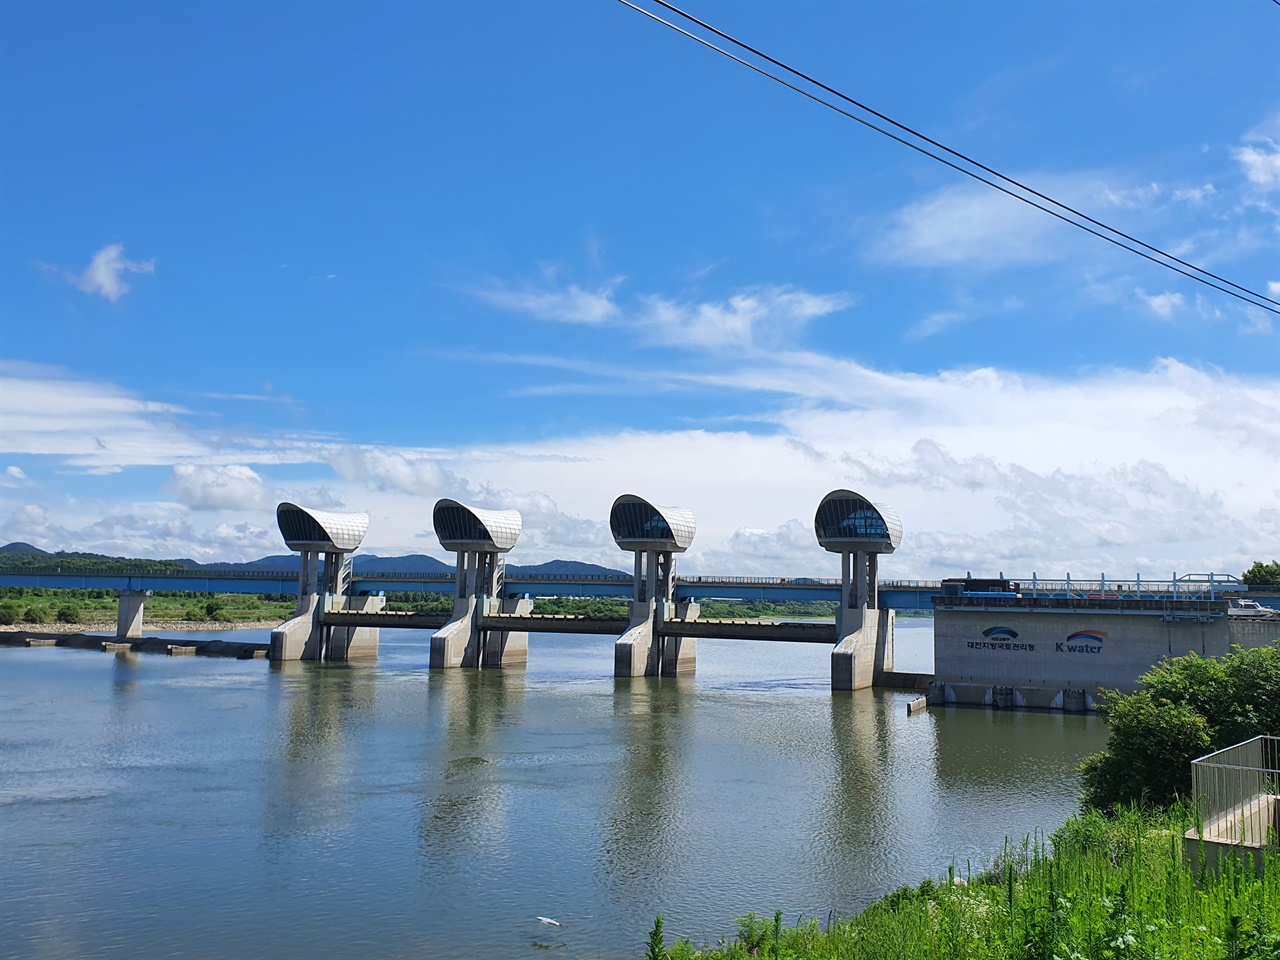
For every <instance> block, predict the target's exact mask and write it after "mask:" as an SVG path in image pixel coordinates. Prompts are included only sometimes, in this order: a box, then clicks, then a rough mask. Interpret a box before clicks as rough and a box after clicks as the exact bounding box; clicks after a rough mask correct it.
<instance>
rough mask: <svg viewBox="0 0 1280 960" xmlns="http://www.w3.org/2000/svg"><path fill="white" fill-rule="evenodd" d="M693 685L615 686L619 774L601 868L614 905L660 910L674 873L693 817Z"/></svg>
mask: <svg viewBox="0 0 1280 960" xmlns="http://www.w3.org/2000/svg"><path fill="white" fill-rule="evenodd" d="M694 684H695V681H694V679H693V678H691V677H623V678H618V679H617V680H616V681H615V682H614V693H613V715H614V720H615V723H614V725H613V733H614V736H615V738H616V739H615V743H616V745H617V748H618V750H617V756H618V761H617V769H616V771H615V775H614V776H613V778H612V785H611V789H610V790H609V793H608V796H607V798H606V801H605V809H604V811H603V824H602V830H603V836H602V838H601V840H602V842H601V851H600V856H601V866H602V869H603V872H604V876H605V879H606V882H607V883H608V885H609V887H610V889H611V891H612V893H613V895H614V896H615V897H620V898H626V899H630V900H634V901H640V902H644V903H651V902H655V901H656V900H657V899H658V897H659V896H660V895H661V893H662V891H663V890H664V888H665V887H666V884H665V883H664V881H665V880H666V878H667V877H668V876H669V875H670V874H671V873H673V872H674V870H675V868H676V866H677V864H678V862H679V854H680V852H681V847H682V845H681V843H680V837H681V836H682V834H683V833H684V832H685V829H686V824H685V819H684V818H685V815H686V813H687V811H688V809H689V804H688V802H687V793H688V787H689V771H688V767H689V739H690V738H689V730H690V726H689V724H690V715H691V714H692V713H693V708H694V705H695V703H696V702H697V701H696V697H695V696H694V692H695V686H694Z"/></svg>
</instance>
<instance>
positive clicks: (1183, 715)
mask: <svg viewBox="0 0 1280 960" xmlns="http://www.w3.org/2000/svg"><path fill="white" fill-rule="evenodd" d="M1141 682H1142V684H1143V686H1144V687H1145V688H1146V689H1144V690H1141V691H1139V692H1138V693H1131V694H1122V693H1118V692H1114V691H1112V692H1110V693H1107V694H1105V695H1104V696H1103V698H1102V701H1101V703H1100V704H1099V711H1100V712H1101V713H1102V715H1103V717H1105V718H1106V721H1107V725H1108V726H1109V727H1110V736H1109V737H1108V739H1107V749H1106V751H1105V752H1104V753H1095V754H1093V755H1092V756H1090V757H1087V758H1085V761H1084V763H1083V764H1081V767H1080V770H1081V773H1082V775H1083V780H1084V796H1083V801H1084V805H1085V806H1086V807H1091V808H1094V809H1099V810H1105V809H1109V808H1112V807H1115V806H1116V805H1119V804H1131V803H1134V804H1139V805H1142V806H1160V807H1163V806H1168V805H1169V804H1171V803H1173V802H1174V801H1175V800H1177V798H1178V797H1179V796H1185V795H1186V794H1187V793H1188V792H1189V790H1190V788H1191V761H1192V760H1194V759H1196V758H1197V757H1202V756H1204V755H1205V754H1207V753H1211V752H1213V751H1214V750H1221V749H1222V748H1223V747H1229V746H1231V745H1232V744H1233V743H1239V742H1240V741H1242V740H1247V739H1249V738H1250V737H1255V736H1257V735H1258V734H1262V733H1272V734H1274V733H1276V732H1280V646H1274V645H1273V646H1270V647H1257V648H1255V649H1252V650H1245V649H1243V648H1241V647H1234V648H1233V649H1232V652H1231V653H1230V654H1228V655H1227V656H1226V657H1223V658H1222V659H1214V658H1208V659H1206V658H1203V657H1200V656H1197V655H1196V654H1194V653H1193V654H1188V655H1187V656H1185V657H1176V658H1175V659H1173V660H1167V661H1165V662H1164V663H1161V664H1158V665H1157V666H1155V667H1153V668H1151V670H1149V671H1147V672H1146V673H1145V674H1143V675H1142V678H1141Z"/></svg>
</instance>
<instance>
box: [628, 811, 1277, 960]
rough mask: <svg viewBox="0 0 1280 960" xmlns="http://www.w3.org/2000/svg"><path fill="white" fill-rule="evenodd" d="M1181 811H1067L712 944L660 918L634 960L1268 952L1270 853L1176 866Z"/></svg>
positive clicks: (1273, 907)
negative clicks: (860, 893)
mask: <svg viewBox="0 0 1280 960" xmlns="http://www.w3.org/2000/svg"><path fill="white" fill-rule="evenodd" d="M1191 825H1192V820H1191V817H1190V816H1189V815H1188V814H1187V813H1186V811H1184V810H1182V809H1179V810H1177V811H1174V812H1151V811H1143V810H1140V809H1138V808H1136V807H1135V808H1129V809H1127V810H1124V811H1121V812H1119V813H1118V814H1116V815H1115V816H1113V817H1107V816H1104V815H1102V814H1101V813H1099V812H1097V811H1091V812H1088V813H1085V814H1082V815H1080V816H1077V817H1075V818H1073V819H1071V820H1068V821H1067V823H1066V824H1065V825H1064V826H1063V827H1062V829H1061V830H1059V831H1058V832H1057V833H1055V834H1054V835H1053V837H1052V847H1050V846H1049V845H1046V844H1044V843H1043V842H1037V843H1035V844H1032V843H1030V842H1027V841H1024V842H1023V844H1022V845H1021V846H1019V847H1016V848H1011V847H1009V846H1008V845H1006V849H1005V850H1004V852H1003V853H1002V854H1001V856H1000V857H999V858H998V859H997V860H996V862H995V863H993V864H992V865H991V866H990V868H988V869H986V870H984V871H982V872H980V873H978V874H976V875H970V874H968V871H966V872H965V873H963V874H957V872H956V871H954V870H953V871H951V873H950V874H949V875H948V876H947V878H946V879H945V880H942V881H940V882H935V881H933V880H925V881H924V882H923V883H922V884H920V886H918V887H901V888H900V889H898V890H896V891H894V892H893V893H891V894H889V895H888V896H886V897H883V898H881V899H880V900H878V901H876V902H875V903H873V904H871V905H870V906H869V907H867V909H866V910H864V911H863V912H862V913H861V914H859V915H858V916H856V917H851V918H848V919H829V920H828V922H827V924H826V925H825V929H824V927H823V925H822V924H820V923H819V922H818V921H817V920H806V919H802V920H801V921H800V922H799V923H798V924H797V925H796V926H794V927H787V928H784V927H783V926H782V915H781V914H780V913H775V914H774V915H773V917H772V918H765V917H761V916H757V915H756V914H748V915H747V916H745V917H743V918H742V919H740V920H739V921H738V934H737V936H736V937H734V938H732V939H731V940H729V941H727V942H722V943H721V944H720V945H719V946H717V947H705V948H702V949H698V948H695V947H694V946H693V945H692V944H690V943H689V942H688V941H686V940H681V941H679V942H678V943H676V944H674V945H673V946H672V947H671V948H670V949H667V948H666V946H665V942H664V940H663V936H662V926H661V922H660V921H659V923H657V924H655V925H654V930H653V932H652V933H651V934H650V935H649V949H648V952H647V953H646V955H645V956H646V960H694V958H698V960H743V958H748V957H761V958H777V960H784V958H789V960H837V958H839V960H935V958H948V960H1122V958H1123V960H1138V958H1142V960H1183V958H1186V960H1190V958H1204V960H1277V958H1280V849H1277V847H1276V846H1275V845H1273V846H1272V847H1271V848H1269V849H1268V850H1266V851H1265V852H1264V854H1263V860H1264V866H1263V875H1262V876H1261V877H1258V876H1256V875H1255V873H1254V871H1253V869H1252V868H1251V867H1245V866H1242V864H1241V862H1240V861H1237V860H1236V859H1234V858H1230V857H1228V858H1226V860H1225V862H1224V866H1223V869H1222V871H1221V872H1220V873H1219V872H1213V871H1205V870H1204V869H1203V868H1202V860H1201V858H1200V856H1198V855H1197V856H1194V857H1193V858H1192V859H1191V862H1188V861H1187V860H1184V856H1183V842H1182V836H1183V832H1184V830H1186V829H1188V828H1189V827H1190V826H1191Z"/></svg>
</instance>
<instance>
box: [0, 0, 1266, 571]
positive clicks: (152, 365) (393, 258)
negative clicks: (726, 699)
mask: <svg viewBox="0 0 1280 960" xmlns="http://www.w3.org/2000/svg"><path fill="white" fill-rule="evenodd" d="M688 9H689V10H690V11H691V12H694V13H696V14H698V15H700V16H702V17H704V18H705V19H707V20H710V21H711V22H713V23H715V24H716V25H718V26H720V27H721V28H723V29H726V30H728V31H730V32H732V33H735V34H737V35H738V36H740V37H742V38H743V39H744V40H746V41H748V42H751V43H753V44H755V45H757V46H759V47H762V48H763V49H765V50H767V51H768V52H770V53H771V54H773V55H775V56H777V57H779V58H781V59H784V60H787V61H789V62H791V63H792V64H794V65H795V66H797V67H799V68H801V69H803V70H805V71H806V72H808V73H810V74H812V75H814V76H816V77H818V78H820V79H822V80H824V81H825V82H827V83H829V84H831V85H832V86H835V87H838V88H839V89H841V90H843V91H844V92H846V93H848V94H850V95H851V96H854V97H856V98H858V99H860V100H862V101H864V102H866V103H868V104H870V105H871V106H873V107H875V108H876V109H878V110H880V111H882V112H884V113H887V114H889V115H891V116H893V117H894V118H895V119H898V120H900V121H902V122H904V123H907V124H910V125H911V126H913V127H915V128H916V129H919V130H922V131H924V132H926V133H928V134H929V135H930V136H932V137H934V138H936V139H939V140H941V141H943V142H944V143H946V144H948V145H950V146H952V147H953V148H955V149H958V150H961V151H964V152H966V153H968V154H970V155H971V156H974V157H976V158H977V159H979V160H981V161H982V162H984V163H986V164H988V165H990V166H993V167H995V168H997V169H999V170H1001V171H1002V172H1005V173H1008V174H1010V175H1012V176H1016V177H1018V178H1020V179H1022V180H1024V181H1025V182H1028V183H1030V184H1032V185H1033V186H1035V187H1037V189H1040V190H1042V191H1043V192H1046V193H1048V194H1051V195H1052V196H1054V197H1056V198H1059V199H1062V200H1064V201H1066V202H1070V203H1072V204H1073V205H1075V206H1077V207H1079V208H1080V209H1082V210H1084V211H1086V212H1087V213H1089V214H1091V215H1092V216H1095V217H1097V218H1099V219H1101V220H1104V221H1105V222H1107V223H1110V224H1112V225H1114V226H1117V227H1120V228H1122V229H1125V230H1126V231H1128V232H1131V233H1134V234H1135V235H1137V236H1139V237H1141V238H1142V239H1144V240H1146V241H1147V242H1149V243H1153V244H1156V245H1158V246H1161V247H1163V248H1165V249H1168V250H1171V251H1173V252H1175V253H1177V254H1178V255H1179V256H1181V257H1183V258H1185V259H1188V260H1191V261H1193V262H1196V263H1198V264H1200V265H1203V266H1205V267H1206V268H1208V269H1211V270H1213V271H1215V272H1217V273H1220V274H1222V275H1224V276H1226V277H1228V278H1230V279H1232V280H1234V281H1236V282H1238V283H1241V284H1243V285H1245V286H1247V287H1250V288H1253V289H1255V290H1260V291H1262V292H1264V293H1266V292H1268V291H1270V295H1271V296H1272V297H1276V298H1277V299H1280V146H1278V145H1277V144H1278V142H1280V58H1277V57H1276V56H1275V52H1276V49H1277V42H1278V41H1280V6H1277V5H1276V4H1274V3H1272V2H1269V0H1247V2H1234V3H1232V2H1226V3H1212V4H1210V3H1180V4H1165V5H1154V4H1137V3H1108V4H1100V3H1094V4H1079V3H1036V4H981V3H945V4H931V3H910V4H907V3H896V4H889V3H885V4H877V3H859V4H831V3H815V4H809V3H800V2H790V3H777V4H775V3H754V4H717V3H705V2H701V3H696V4H695V3H691V5H690V6H689V7H688ZM0 107H2V109H3V118H4V122H3V124H0V164H2V167H0V333H2V334H3V336H2V338H0V360H2V362H3V368H2V370H0V372H2V373H3V383H0V414H2V420H0V441H2V443H0V470H3V486H2V487H0V540H3V541H9V540H27V541H30V542H32V543H36V544H38V545H39V546H42V547H45V548H47V549H82V550H96V551H101V552H106V553H116V554H127V555H135V556H136V555H148V556H191V557H196V558H199V559H249V558H253V557H256V556H260V555H263V554H265V553H273V552H279V550H280V548H281V547H282V544H281V543H280V541H279V537H278V534H277V533H276V531H275V529H274V515H273V507H274V505H275V503H276V502H277V501H278V500H280V499H293V500H297V501H299V502H304V503H308V504H312V505H315V506H318V507H323V508H328V509H339V510H344V509H349V510H367V511H369V512H370V514H371V515H372V523H371V527H370V534H369V537H368V539H367V540H366V547H367V549H369V550H372V551H374V552H378V553H382V554H389V553H399V552H409V551H413V552H430V553H433V554H435V555H437V556H441V555H442V554H441V551H440V549H439V546H438V544H437V543H436V541H435V538H434V536H433V535H432V533H431V529H430V522H431V521H430V514H431V507H432V505H433V504H434V502H435V500H436V499H437V498H439V497H441V496H453V497H458V498H460V499H464V500H466V501H468V502H473V503H476V504H477V505H481V506H495V507H508V506H510V507H516V508H519V509H521V510H522V511H523V512H524V514H525V534H524V536H523V539H522V541H521V544H520V546H519V547H518V548H517V550H516V552H515V554H513V559H517V560H520V561H524V562H537V561H540V560H545V559H550V558H552V557H572V558H579V559H587V560H596V561H599V562H606V563H610V564H612V565H616V564H619V563H620V562H621V561H622V559H623V557H622V555H621V554H620V553H619V552H618V551H617V550H616V548H615V547H614V546H613V545H612V543H611V541H610V540H609V537H608V534H607V529H606V526H605V522H604V521H605V518H606V517H607V512H608V507H609V504H610V503H611V502H612V500H613V498H614V497H615V496H616V495H618V494H620V493H624V492H635V493H639V494H641V495H644V496H648V497H650V498H651V499H653V500H655V501H657V502H668V503H678V504H681V505H684V506H688V507H690V508H692V509H693V510H694V511H695V513H696V514H697V516H698V518H699V535H698V538H697V540H696V541H695V544H694V548H693V549H692V550H691V551H690V554H689V556H688V558H687V560H686V562H685V569H686V570H690V571H694V570H697V571H701V572H715V573H725V574H731V573H742V574H746V573H772V574H779V575H781V574H794V575H801V574H826V573H830V572H831V570H830V569H829V568H831V561H830V559H829V558H827V557H826V556H825V555H824V554H823V553H822V551H821V550H820V549H818V547H817V546H816V544H815V542H814V540H813V535H812V525H811V523H812V515H813V510H814V509H815V507H816V505H817V502H818V500H819V499H820V498H821V496H822V494H824V493H825V492H826V491H827V490H829V489H832V488H835V487H840V486H851V487H853V488H854V489H857V490H859V491H861V492H863V493H866V494H867V495H869V496H870V497H872V499H875V500H880V501H884V502H888V503H891V504H893V505H894V506H895V507H896V508H897V509H898V511H899V512H900V513H901V515H902V518H903V522H904V527H905V530H906V535H905V537H904V542H903V547H902V549H901V550H900V551H899V553H898V554H897V555H896V556H895V557H894V558H893V559H892V560H890V561H888V562H886V564H885V566H884V573H885V575H898V576H921V577H923V576H938V575H946V574H951V573H954V572H956V571H958V570H962V569H973V570H974V572H975V573H977V572H978V571H979V570H982V571H985V572H995V571H997V570H1005V571H1006V572H1008V571H1015V572H1017V573H1018V574H1029V573H1030V572H1031V571H1032V570H1035V571H1037V572H1039V573H1040V574H1041V575H1042V576H1046V575H1061V574H1062V573H1065V572H1066V571H1067V570H1070V571H1071V572H1072V573H1073V574H1077V575H1085V574H1093V573H1096V572H1099V571H1105V572H1107V573H1109V574H1110V573H1112V572H1115V573H1117V574H1118V573H1130V572H1135V571H1137V572H1142V573H1143V574H1144V575H1149V576H1157V575H1167V574H1168V573H1169V572H1171V571H1172V570H1174V569H1176V570H1177V571H1178V572H1180V573H1181V572H1186V571H1189V570H1209V569H1215V570H1221V571H1226V572H1237V573H1238V572H1239V571H1240V570H1241V569H1243V568H1244V567H1245V566H1247V565H1248V563H1249V562H1250V561H1251V560H1252V559H1255V558H1259V557H1261V558H1263V559H1271V558H1273V557H1274V556H1275V555H1277V554H1280V336H1278V334H1277V327H1276V323H1275V319H1276V318H1275V317H1273V316H1272V315H1270V314H1267V313H1265V312H1263V311H1260V310H1257V309H1256V308H1250V307H1246V306H1244V305H1243V304H1240V303H1239V302H1238V301H1235V300H1232V299H1230V298H1228V297H1226V296H1224V295H1222V294H1220V293H1218V292H1216V291H1213V290H1209V289H1208V288H1205V287H1201V286H1199V285H1198V284H1193V283H1191V282H1190V281H1188V280H1185V279H1183V278H1181V277H1179V276H1177V275H1175V274H1173V273H1171V272H1169V271H1167V270H1163V269H1161V268H1159V267H1156V266H1153V265H1150V264H1148V263H1146V262H1144V261H1141V260H1139V259H1138V258H1136V257H1133V256H1132V255H1130V254H1127V253H1124V252H1123V251H1118V250H1116V249H1115V248H1114V247H1111V246H1109V245H1106V244H1103V243H1101V242H1100V241H1097V240H1095V239H1094V238H1091V237H1088V236H1085V235H1084V234H1082V233H1080V232H1078V231H1075V230H1072V229H1071V228H1069V227H1065V226H1063V225H1061V224H1058V223H1056V222H1055V221H1052V220H1050V219H1049V218H1048V217H1046V216H1045V215H1043V214H1041V213H1038V212H1037V211H1034V210H1030V209H1029V208H1025V207H1023V206H1022V205H1020V204H1017V203H1015V202H1014V201H1011V200H1008V199H1007V198H1004V197H1001V196H999V195H997V194H995V193H994V192H993V191H991V190H989V189H988V188H986V187H983V186H981V185H977V184H973V183H972V182H971V181H968V180H966V179H964V178H962V177H960V176H959V175H958V174H956V173H954V172H953V171H950V170H947V169H946V168H944V167H942V166H940V165H938V164H936V163H934V162H933V161H931V160H928V159H926V158H922V157H920V156H918V155H917V154H914V153H911V152H910V151H908V150H906V149H905V148H904V147H902V146H900V145H898V144H895V143H893V142H891V141H889V140H887V139H885V138H882V137H880V136H878V135H876V134H874V133H871V132H870V131H867V130H866V129H864V128H862V127H860V126H858V125H856V124H854V123H852V122H849V121H847V120H844V119H842V118H840V117H838V116H836V115H835V114H832V113H831V112H829V111H827V110H825V109H823V108H821V107H818V106H816V105H814V104H812V103H809V102H807V101H805V100H803V99H801V98H800V97H798V96H796V95H795V94H793V93H790V92H789V91H786V90H784V89H782V88H780V87H777V86H776V85H774V84H772V83H770V82H769V81H767V80H765V79H762V78H760V77H758V76H756V75H754V74H751V73H750V72H748V71H746V70H745V69H743V68H741V67H738V66H736V65H734V64H731V63H729V62H727V61H725V60H723V59H722V58H720V57H718V56H716V55H714V54H712V53H711V52H709V51H707V50H705V49H703V48H700V47H698V46H697V45H695V44H693V43H691V42H690V41H688V40H686V39H684V38H681V37H679V36H677V35H675V34H674V33H672V32H671V31H669V30H667V29H665V28H663V27H661V26H660V25H658V24H655V23H653V22H652V21H650V20H648V19H646V18H644V17H642V16H641V15H639V14H637V13H635V12H634V11H632V10H629V9H627V8H626V7H625V6H623V5H621V4H619V3H613V2H609V0H599V2H586V3H568V4H557V3H512V4H498V3H489V4H425V3H424V4H405V3H398V4H375V3H363V4H358V5H357V4H340V3H330V4H311V5H304V4H194V3H192V4H119V3H94V4H72V3H64V4H30V3H18V2H10V3H8V4H5V5H3V6H2V7H0Z"/></svg>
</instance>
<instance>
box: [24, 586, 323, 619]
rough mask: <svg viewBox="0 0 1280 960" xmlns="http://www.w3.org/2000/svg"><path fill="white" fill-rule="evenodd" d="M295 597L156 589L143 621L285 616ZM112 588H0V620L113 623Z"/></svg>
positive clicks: (288, 615) (295, 600) (272, 594)
mask: <svg viewBox="0 0 1280 960" xmlns="http://www.w3.org/2000/svg"><path fill="white" fill-rule="evenodd" d="M297 605H298V599H297V597H295V596H293V595H291V594H278V593H258V594H252V593H217V594H215V593H197V592H193V591H187V590H163V591H161V590H158V591H156V592H155V593H154V594H153V595H152V596H151V597H150V598H149V599H148V600H147V607H146V621H147V622H148V623H157V622H164V621H177V620H186V621H192V622H202V621H210V620H212V621H217V622H220V623H238V622H241V621H246V620H278V621H284V620H287V619H288V618H289V617H291V616H293V613H294V610H295V609H296V608H297ZM117 606H118V603H117V598H116V593H115V591H114V590H100V589H76V588H62V587H0V625H4V626H10V625H12V624H17V623H27V624H32V625H38V624H45V623H53V622H54V621H55V620H56V621H58V622H59V623H82V624H87V623H114V622H115V619H116V610H117Z"/></svg>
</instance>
